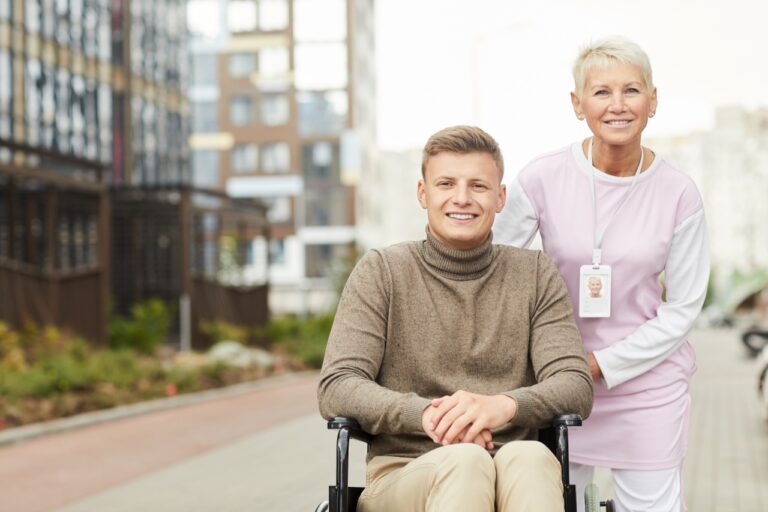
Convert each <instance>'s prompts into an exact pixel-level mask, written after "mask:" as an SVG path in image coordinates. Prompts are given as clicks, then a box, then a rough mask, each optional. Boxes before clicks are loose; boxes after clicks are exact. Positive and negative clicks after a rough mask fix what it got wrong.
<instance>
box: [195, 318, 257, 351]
mask: <svg viewBox="0 0 768 512" xmlns="http://www.w3.org/2000/svg"><path fill="white" fill-rule="evenodd" d="M200 332H201V333H202V334H203V336H205V338H206V339H207V340H208V342H209V343H210V344H211V345H214V344H216V343H218V342H220V341H236V342H238V343H242V344H243V345H245V343H246V342H247V341H248V328H247V327H243V326H241V325H235V324H230V323H228V322H220V321H211V322H206V321H204V322H200Z"/></svg>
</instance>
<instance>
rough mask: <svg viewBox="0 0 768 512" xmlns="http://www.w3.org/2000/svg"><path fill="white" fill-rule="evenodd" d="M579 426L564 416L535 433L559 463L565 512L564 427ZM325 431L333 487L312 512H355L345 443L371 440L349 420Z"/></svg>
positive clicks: (570, 496)
mask: <svg viewBox="0 0 768 512" xmlns="http://www.w3.org/2000/svg"><path fill="white" fill-rule="evenodd" d="M578 426H581V416H579V415H578V414H564V415H561V416H557V417H556V418H555V419H554V420H552V425H551V426H550V427H548V428H545V429H540V430H539V441H541V442H542V443H544V444H545V445H546V446H547V448H549V449H550V450H551V451H552V453H554V454H555V457H557V460H558V461H559V462H560V468H561V471H562V475H561V476H562V481H563V501H564V503H565V512H576V486H575V485H572V484H571V482H570V474H569V471H568V427H578ZM328 428H329V429H331V430H338V431H339V433H338V435H337V436H336V485H331V486H329V487H328V501H327V502H323V503H321V504H320V505H318V507H317V508H316V509H315V511H316V512H324V511H329V512H355V510H356V509H357V500H358V499H359V498H360V494H362V492H363V489H364V488H363V487H350V486H349V441H350V439H357V440H358V441H362V442H364V443H366V444H369V443H370V442H371V439H372V438H373V436H371V435H370V434H368V433H367V432H365V431H364V430H363V429H362V428H361V427H360V424H359V423H357V421H355V420H354V419H353V418H347V417H343V416H338V417H335V418H333V419H332V420H330V421H329V422H328Z"/></svg>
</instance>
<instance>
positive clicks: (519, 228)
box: [493, 177, 539, 248]
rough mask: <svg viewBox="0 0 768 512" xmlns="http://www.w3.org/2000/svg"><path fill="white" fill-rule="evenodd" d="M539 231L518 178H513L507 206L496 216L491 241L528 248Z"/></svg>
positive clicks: (529, 203) (536, 219) (536, 220)
mask: <svg viewBox="0 0 768 512" xmlns="http://www.w3.org/2000/svg"><path fill="white" fill-rule="evenodd" d="M538 230H539V219H538V217H537V216H536V211H535V210H534V208H533V204H531V201H530V199H529V198H528V194H526V193H525V190H524V189H523V185H522V184H521V183H520V178H519V177H518V178H515V180H514V181H513V182H512V184H511V185H510V186H509V190H508V192H507V204H506V205H505V206H504V209H503V210H501V213H499V214H498V215H497V216H496V220H495V222H494V224H493V241H494V243H497V244H504V245H513V246H515V247H522V248H528V247H530V245H531V243H532V242H533V239H534V237H535V236H536V232H537V231H538Z"/></svg>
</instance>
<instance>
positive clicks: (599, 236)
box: [587, 137, 644, 267]
mask: <svg viewBox="0 0 768 512" xmlns="http://www.w3.org/2000/svg"><path fill="white" fill-rule="evenodd" d="M592 140H593V137H590V139H589V149H587V161H589V167H590V168H591V169H592V172H591V173H590V175H589V177H590V179H591V181H592V219H593V222H594V233H595V241H594V246H593V248H592V265H593V266H595V267H598V266H600V260H601V258H602V247H603V237H604V236H605V232H606V230H607V229H608V226H609V225H610V224H611V221H612V220H613V219H614V218H615V217H616V215H618V213H619V210H621V207H622V206H624V203H625V202H626V201H627V198H628V197H629V196H630V195H631V194H632V190H633V189H634V188H635V184H636V183H637V177H638V176H639V175H640V171H641V170H642V169H643V156H644V155H643V153H644V151H643V147H642V146H640V163H639V164H638V165H637V171H635V175H634V176H633V177H632V182H631V183H630V185H629V189H628V190H627V191H626V192H624V195H623V196H622V197H621V200H620V201H619V204H618V205H616V209H615V210H614V211H613V215H612V216H611V218H610V219H608V222H607V223H606V224H605V227H604V228H603V230H602V231H601V232H600V233H598V232H597V193H596V192H595V174H596V173H598V172H600V171H598V170H597V169H595V166H594V165H593V164H592Z"/></svg>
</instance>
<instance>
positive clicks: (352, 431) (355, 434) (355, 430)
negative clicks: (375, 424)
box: [328, 416, 373, 443]
mask: <svg viewBox="0 0 768 512" xmlns="http://www.w3.org/2000/svg"><path fill="white" fill-rule="evenodd" d="M328 430H347V431H348V432H349V437H351V438H352V439H357V440H358V441H362V442H364V443H370V442H371V440H372V439H373V436H371V434H369V433H368V432H366V431H365V430H363V427H361V426H360V424H359V423H358V422H357V420H356V419H354V418H350V417H347V416H335V417H334V418H331V419H330V420H329V421H328Z"/></svg>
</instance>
